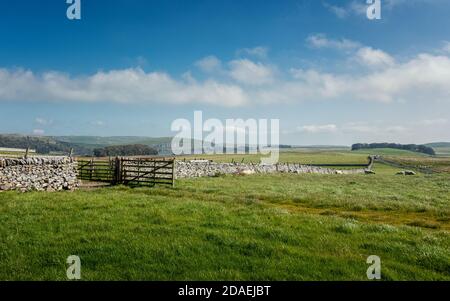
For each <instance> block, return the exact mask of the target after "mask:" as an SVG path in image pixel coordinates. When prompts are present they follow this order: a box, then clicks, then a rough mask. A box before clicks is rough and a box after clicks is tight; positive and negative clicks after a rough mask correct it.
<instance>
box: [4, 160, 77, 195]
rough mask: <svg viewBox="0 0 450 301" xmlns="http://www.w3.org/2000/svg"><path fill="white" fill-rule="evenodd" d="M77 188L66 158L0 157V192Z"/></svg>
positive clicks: (71, 163)
mask: <svg viewBox="0 0 450 301" xmlns="http://www.w3.org/2000/svg"><path fill="white" fill-rule="evenodd" d="M78 186H79V181H78V180H77V163H76V161H74V160H73V159H72V158H69V157H31V158H27V159H23V158H22V159H19V158H0V191H5V190H18V191H22V192H25V191H33V190H36V191H59V190H73V189H76V188H77V187H78Z"/></svg>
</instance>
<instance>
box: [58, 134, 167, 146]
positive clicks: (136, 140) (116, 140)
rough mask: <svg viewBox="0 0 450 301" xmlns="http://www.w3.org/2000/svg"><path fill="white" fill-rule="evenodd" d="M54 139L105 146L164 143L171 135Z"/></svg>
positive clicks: (67, 137) (60, 137)
mask: <svg viewBox="0 0 450 301" xmlns="http://www.w3.org/2000/svg"><path fill="white" fill-rule="evenodd" d="M52 138H53V139H55V140H58V141H62V142H67V143H73V144H82V145H94V146H95V147H106V146H111V145H130V144H143V145H148V146H152V145H158V144H164V143H170V142H171V140H172V138H171V137H158V138H151V137H139V136H113V137H102V136H53V137H52Z"/></svg>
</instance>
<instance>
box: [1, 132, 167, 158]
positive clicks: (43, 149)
mask: <svg viewBox="0 0 450 301" xmlns="http://www.w3.org/2000/svg"><path fill="white" fill-rule="evenodd" d="M171 140H172V138H170V137H161V138H151V137H134V136H117V137H100V136H27V135H20V134H0V147H7V148H21V149H26V148H27V147H30V148H31V149H35V150H36V152H37V153H38V154H67V153H69V151H70V149H73V151H74V155H83V156H91V155H93V154H94V150H95V149H102V148H106V147H110V146H129V145H145V146H148V147H152V148H153V149H156V150H158V152H161V150H164V148H165V149H168V148H169V147H168V146H167V145H169V144H170V142H171ZM146 152H149V151H148V150H146ZM164 152H165V153H169V151H168V150H165V151H164ZM153 153H154V152H152V154H153Z"/></svg>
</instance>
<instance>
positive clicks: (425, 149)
mask: <svg viewBox="0 0 450 301" xmlns="http://www.w3.org/2000/svg"><path fill="white" fill-rule="evenodd" d="M372 148H394V149H401V150H407V151H412V152H417V153H423V154H427V155H432V156H434V155H436V153H435V152H434V149H433V148H431V147H429V146H426V145H417V144H398V143H356V144H353V145H352V151H354V150H359V149H372Z"/></svg>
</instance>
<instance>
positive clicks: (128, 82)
mask: <svg viewBox="0 0 450 301" xmlns="http://www.w3.org/2000/svg"><path fill="white" fill-rule="evenodd" d="M0 100H22V101H26V100H30V101H74V102H98V101H111V102H118V103H133V102H141V103H153V102H158V103H168V104H183V103H204V104H215V105H222V106H239V105H244V104H246V103H247V102H248V97H247V95H246V93H245V91H244V90H243V89H242V88H241V87H239V86H237V85H232V84H227V83H220V82H218V81H215V80H213V79H209V80H206V81H204V82H201V83H197V82H194V83H186V82H184V81H178V80H175V79H173V78H172V77H170V76H169V75H168V74H166V73H161V72H151V73H146V72H144V71H143V70H142V69H140V68H134V69H123V70H112V71H108V72H97V73H95V74H93V75H91V76H80V77H70V76H69V75H67V74H63V73H59V72H47V73H44V74H42V75H35V74H34V73H33V72H31V71H25V70H13V71H10V70H7V69H0Z"/></svg>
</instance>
